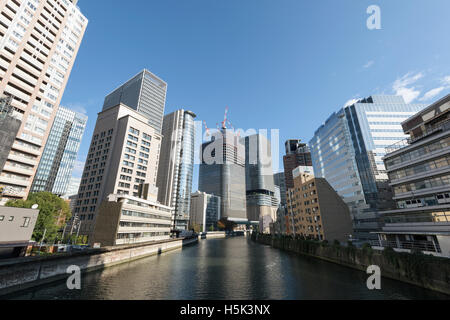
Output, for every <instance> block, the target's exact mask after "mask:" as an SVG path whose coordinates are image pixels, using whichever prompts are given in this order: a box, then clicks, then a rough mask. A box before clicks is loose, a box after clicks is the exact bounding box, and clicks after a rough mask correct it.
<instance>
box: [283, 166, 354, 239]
mask: <svg viewBox="0 0 450 320" xmlns="http://www.w3.org/2000/svg"><path fill="white" fill-rule="evenodd" d="M302 169H303V168H296V169H295V170H294V171H293V176H294V188H290V189H288V192H287V208H288V212H289V213H290V215H291V216H293V220H294V226H295V235H301V236H304V237H306V238H311V239H316V240H328V241H334V240H339V241H340V242H346V241H348V240H349V237H350V235H351V234H352V232H353V230H352V221H351V217H350V211H349V208H348V206H347V205H346V204H345V202H344V201H343V200H342V199H341V197H340V196H339V195H338V194H337V193H336V191H335V190H334V189H333V188H332V187H331V186H330V184H329V183H328V182H327V181H326V180H325V179H324V178H315V177H314V175H313V174H312V172H311V170H310V171H305V170H302ZM311 169H312V167H311Z"/></svg>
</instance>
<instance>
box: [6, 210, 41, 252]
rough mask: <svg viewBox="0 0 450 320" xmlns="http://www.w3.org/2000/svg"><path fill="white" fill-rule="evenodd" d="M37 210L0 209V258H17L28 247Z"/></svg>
mask: <svg viewBox="0 0 450 320" xmlns="http://www.w3.org/2000/svg"><path fill="white" fill-rule="evenodd" d="M38 215H39V210H38V209H23V208H10V207H0V258H9V257H14V256H16V257H17V256H19V255H21V254H22V253H23V250H24V248H26V247H27V246H28V243H29V242H30V240H31V236H32V235H33V230H34V226H35V225H36V221H37V218H38Z"/></svg>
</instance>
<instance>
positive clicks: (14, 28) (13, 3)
mask: <svg viewBox="0 0 450 320" xmlns="http://www.w3.org/2000/svg"><path fill="white" fill-rule="evenodd" d="M75 4H76V1H74V0H72V1H68V0H63V1H53V0H40V1H38V0H6V1H1V2H0V96H12V97H13V99H12V102H11V104H12V106H13V107H14V110H13V112H12V114H13V116H14V117H16V118H17V119H19V120H20V121H22V124H21V126H20V128H19V130H18V132H17V135H16V138H15V141H14V143H13V144H12V148H11V151H10V152H9V154H8V159H7V161H6V164H5V167H4V169H3V171H2V172H1V174H0V184H1V185H4V186H6V187H8V188H7V189H6V190H7V192H6V194H5V195H4V197H5V198H4V199H5V200H7V199H8V198H11V199H18V198H26V197H27V195H28V192H29V190H30V187H31V184H32V182H33V179H34V175H35V172H36V169H37V167H38V164H39V161H40V157H41V154H42V152H43V148H44V146H45V143H46V141H47V137H48V134H49V131H50V128H51V126H52V123H53V119H54V117H55V115H56V112H57V110H58V107H59V103H60V100H61V97H62V95H63V93H64V89H65V87H66V84H67V81H68V79H69V75H70V72H71V70H72V66H73V64H74V61H75V57H76V56H77V53H78V49H79V47H80V44H81V41H82V39H83V35H84V32H85V29H86V26H87V23H88V21H87V19H86V18H85V17H84V16H83V14H82V13H81V12H80V9H79V8H78V7H77V6H76V5H75Z"/></svg>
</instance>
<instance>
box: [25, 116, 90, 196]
mask: <svg viewBox="0 0 450 320" xmlns="http://www.w3.org/2000/svg"><path fill="white" fill-rule="evenodd" d="M86 123H87V116H86V115H84V114H80V113H78V112H75V111H72V110H69V109H66V108H64V107H59V109H58V112H57V113H56V116H55V119H54V121H53V125H52V128H51V130H50V134H49V136H48V139H47V143H46V144H45V148H44V152H43V153H42V156H41V161H40V162H39V166H38V169H37V171H36V175H35V176H34V181H33V185H32V186H31V192H39V191H48V192H52V193H54V194H58V195H64V194H65V193H66V191H67V188H68V186H69V183H70V179H71V177H72V171H73V168H74V165H75V161H76V160H77V154H78V150H79V148H80V144H81V139H82V138H83V134H84V129H85V128H86Z"/></svg>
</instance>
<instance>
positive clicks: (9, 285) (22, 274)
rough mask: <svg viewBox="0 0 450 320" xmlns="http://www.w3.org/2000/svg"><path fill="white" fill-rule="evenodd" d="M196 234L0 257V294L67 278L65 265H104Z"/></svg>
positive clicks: (168, 247)
mask: <svg viewBox="0 0 450 320" xmlns="http://www.w3.org/2000/svg"><path fill="white" fill-rule="evenodd" d="M197 242H198V238H183V239H170V240H166V241H158V242H151V243H142V244H133V245H124V246H117V247H104V248H100V249H92V250H88V251H84V252H77V253H73V254H55V255H50V256H45V257H39V256H37V257H24V258H15V259H7V260H4V261H0V295H5V294H9V293H12V292H16V291H20V290H24V289H27V288H31V287H34V286H39V285H42V284H46V283H49V282H53V281H57V280H61V279H64V278H67V277H68V276H69V274H68V273H67V268H68V267H69V266H72V265H75V266H78V267H79V268H80V270H81V271H82V272H90V271H95V270H99V269H104V268H107V267H111V266H114V265H118V264H122V263H126V262H130V261H133V260H137V259H142V258H145V257H148V256H152V255H157V254H161V253H163V252H168V251H171V250H175V249H179V248H182V247H184V246H187V245H191V244H193V243H197Z"/></svg>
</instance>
